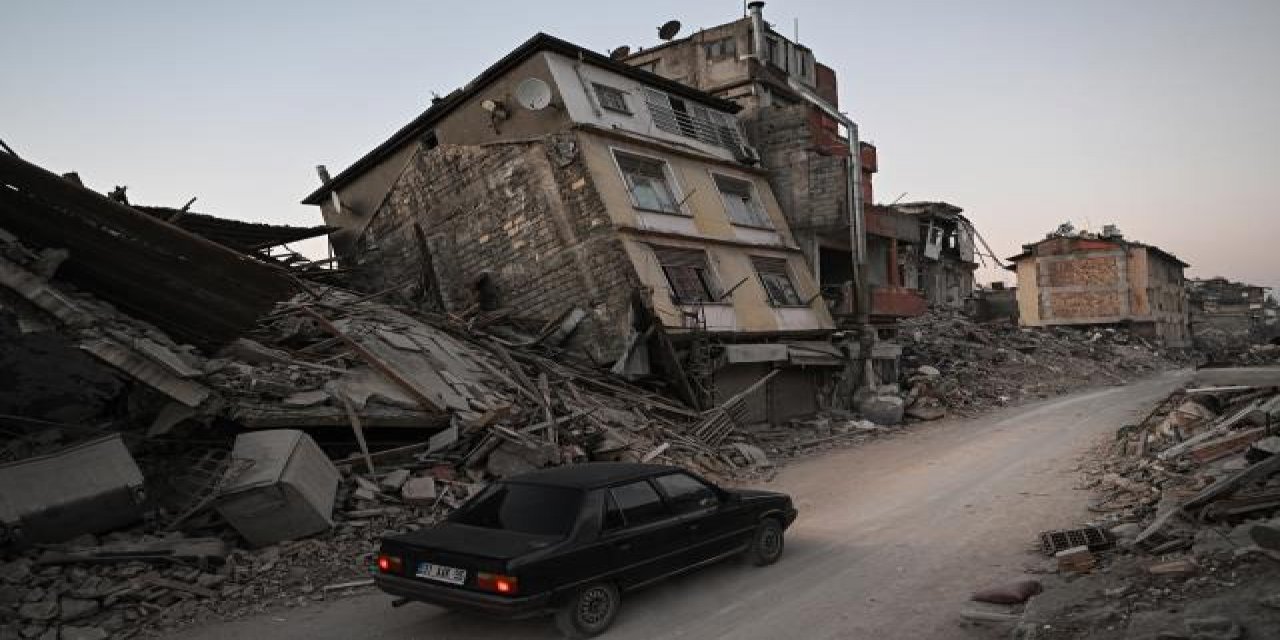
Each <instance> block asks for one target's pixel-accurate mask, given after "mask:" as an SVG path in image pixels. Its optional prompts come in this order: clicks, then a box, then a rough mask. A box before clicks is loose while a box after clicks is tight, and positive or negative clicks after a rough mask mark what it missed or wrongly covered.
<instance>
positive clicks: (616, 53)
mask: <svg viewBox="0 0 1280 640" xmlns="http://www.w3.org/2000/svg"><path fill="white" fill-rule="evenodd" d="M629 55H631V47H628V46H627V45H625V44H624V45H622V46H621V47H618V48H617V49H614V50H613V51H610V52H609V57H610V58H613V59H614V60H621V59H623V58H625V57H627V56H629Z"/></svg>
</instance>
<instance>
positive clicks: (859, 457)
mask: <svg viewBox="0 0 1280 640" xmlns="http://www.w3.org/2000/svg"><path fill="white" fill-rule="evenodd" d="M1181 379H1182V375H1181V374H1166V375H1164V376H1161V377H1157V378H1152V379H1148V380H1146V381H1142V382H1139V383H1135V384H1132V385H1129V386H1124V387H1114V388H1107V389H1102V390H1098V391H1092V392H1087V393H1081V394H1076V395H1072V396H1066V397H1063V398H1057V399H1053V400H1048V401H1044V402H1040V403H1036V404H1032V405H1027V406H1023V407H1019V408H1015V409H1008V410H1004V411H1001V412H997V413H993V414H989V415H987V416H984V417H982V418H980V419H975V420H963V421H961V420H956V421H947V422H945V423H944V422H939V423H933V424H928V425H921V426H917V427H912V428H909V429H906V430H905V431H904V432H902V433H899V434H896V435H894V436H892V437H889V438H885V439H881V440H878V441H875V442H873V443H870V444H868V445H865V446H862V447H859V448H856V449H850V450H845V451H840V452H834V453H830V454H827V455H825V456H822V457H820V458H815V459H812V460H808V461H804V462H800V463H796V464H793V465H791V466H789V467H787V468H786V469H785V470H784V471H783V472H782V473H781V474H780V475H779V476H778V478H777V479H776V480H775V481H774V482H772V483H769V484H768V485H765V487H766V488H774V489H778V490H782V491H786V492H788V493H790V494H791V495H792V496H794V498H795V500H796V502H797V504H798V506H799V509H800V514H801V515H800V518H799V520H797V522H796V524H795V525H794V526H793V527H792V528H791V530H790V531H789V533H788V540H787V544H788V547H787V551H786V555H784V556H783V559H782V560H781V561H780V562H779V563H778V564H777V565H774V566H772V567H767V568H764V569H757V568H754V567H751V566H748V565H746V564H742V563H728V564H724V565H720V566H715V567H712V568H710V569H707V570H705V571H702V572H700V573H697V574H694V575H690V576H686V577H683V578H678V579H676V580H673V581H670V582H667V583H664V584H661V585H659V586H657V587H654V588H652V589H649V590H646V591H642V592H639V593H635V594H631V595H629V596H627V597H625V598H624V605H623V611H622V613H621V615H620V616H619V618H618V620H617V623H616V625H615V627H614V628H613V629H612V630H611V631H610V632H609V633H608V634H606V636H605V637H607V638H609V640H649V639H656V638H669V639H675V638H687V639H690V640H709V639H712V638H734V639H760V640H777V639H780V638H785V639H792V640H801V639H806V640H807V639H818V638H822V639H828V638H849V639H873V640H896V639H899V638H901V639H903V640H918V639H946V638H985V637H990V632H989V631H983V630H980V629H974V628H969V627H964V626H962V625H961V624H960V621H959V618H958V617H957V615H956V614H957V611H958V610H959V609H960V607H961V606H963V604H964V602H965V600H966V598H967V596H968V594H969V593H970V592H971V591H972V590H973V589H975V588H978V587H981V586H984V584H985V583H989V582H994V581H1000V580H1002V579H1006V578H1011V577H1016V576H1018V575H1021V573H1022V569H1023V567H1024V566H1026V565H1027V563H1029V562H1035V561H1037V558H1038V556H1036V555H1035V554H1034V553H1033V549H1034V545H1035V541H1036V534H1037V533H1038V532H1039V531H1041V530H1044V529H1049V528H1054V527H1065V526H1074V525H1077V524H1078V523H1079V522H1081V521H1082V520H1084V519H1086V518H1087V513H1086V512H1085V510H1084V506H1083V505H1084V502H1085V494H1084V493H1083V492H1081V491H1078V490H1075V489H1074V487H1075V486H1076V484H1077V483H1078V482H1079V478H1078V476H1077V475H1076V473H1075V468H1076V466H1077V459H1078V457H1079V456H1080V454H1082V453H1083V452H1084V451H1085V450H1086V449H1087V448H1088V447H1089V445H1090V444H1091V443H1093V442H1096V441H1098V439H1099V438H1100V437H1105V435H1106V434H1109V433H1111V432H1113V431H1114V430H1115V428H1116V427H1117V426H1119V425H1121V424H1124V423H1125V422H1126V421H1131V420H1134V419H1135V414H1136V413H1137V412H1139V411H1141V410H1142V409H1143V408H1144V407H1147V406H1149V405H1150V404H1151V403H1152V402H1153V401H1155V400H1156V399H1157V398H1158V397H1160V396H1162V395H1164V394H1166V393H1168V391H1169V390H1171V389H1172V388H1173V387H1174V386H1175V385H1176V384H1177V383H1178V382H1179V380H1181ZM389 602H390V598H389V597H387V596H383V595H381V594H377V593H370V594H368V595H362V596H358V597H354V598H350V599H347V600H341V601H337V602H331V603H326V604H323V605H318V606H314V607H309V608H302V609H293V610H287V611H284V612H280V613H277V614H275V615H268V616H261V617H256V618H248V619H244V620H240V621H236V622H230V623H222V624H217V625H213V626H208V627H204V628H199V629H194V630H188V631H186V632H184V633H181V634H179V635H176V636H172V637H175V638H184V639H192V640H205V639H209V640H212V639H215V638H217V639H226V638H271V639H272V640H327V639H334V640H339V639H342V640H346V639H349V638H365V639H369V640H374V639H378V640H383V639H385V640H408V639H418V638H422V639H426V638H431V639H455V638H458V639H461V638H529V639H552V638H557V637H559V636H558V635H557V634H556V633H555V632H554V630H553V628H552V626H551V624H550V622H549V621H548V620H528V621H521V622H499V621H492V620H488V619H485V618H480V617H473V616H469V615H464V614H457V613H449V612H445V611H443V610H441V609H437V608H435V607H432V606H428V605H421V604H413V605H409V606H405V607H402V608H399V609H392V608H390V606H389Z"/></svg>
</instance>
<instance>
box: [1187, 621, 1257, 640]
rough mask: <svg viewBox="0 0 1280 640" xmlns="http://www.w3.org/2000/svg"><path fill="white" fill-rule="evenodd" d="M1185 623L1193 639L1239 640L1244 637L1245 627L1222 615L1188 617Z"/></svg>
mask: <svg viewBox="0 0 1280 640" xmlns="http://www.w3.org/2000/svg"><path fill="white" fill-rule="evenodd" d="M1184 624H1186V626H1187V633H1189V634H1191V638H1192V640H1239V638H1243V637H1244V629H1241V628H1240V625H1239V624H1236V622H1235V621H1234V620H1232V619H1230V618H1224V617H1222V616H1209V617H1206V618H1187V619H1186V620H1185V621H1184Z"/></svg>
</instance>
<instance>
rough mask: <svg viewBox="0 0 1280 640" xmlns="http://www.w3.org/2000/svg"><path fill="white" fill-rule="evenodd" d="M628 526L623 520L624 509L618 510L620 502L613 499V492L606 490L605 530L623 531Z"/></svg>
mask: <svg viewBox="0 0 1280 640" xmlns="http://www.w3.org/2000/svg"><path fill="white" fill-rule="evenodd" d="M625 526H627V521H626V520H624V519H623V518H622V509H619V508H618V501H617V500H614V499H613V492H612V491H608V490H606V491H605V492H604V529H605V531H610V530H612V529H621V528H623V527H625Z"/></svg>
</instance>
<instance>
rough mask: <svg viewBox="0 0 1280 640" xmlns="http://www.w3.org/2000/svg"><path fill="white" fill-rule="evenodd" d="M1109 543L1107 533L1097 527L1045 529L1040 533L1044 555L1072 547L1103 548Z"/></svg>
mask: <svg viewBox="0 0 1280 640" xmlns="http://www.w3.org/2000/svg"><path fill="white" fill-rule="evenodd" d="M1110 545H1111V540H1110V539H1108V538H1107V534H1106V533H1105V532H1104V531H1103V530H1102V529H1100V528H1098V527H1082V528H1080V529H1062V530H1059V531H1045V532H1044V533H1041V534H1040V548H1041V549H1042V550H1043V551H1044V553H1045V555H1050V556H1051V555H1053V554H1055V553H1057V552H1059V551H1063V550H1066V549H1071V548H1074V547H1089V549H1090V550H1097V549H1105V548H1106V547H1108V546H1110Z"/></svg>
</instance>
